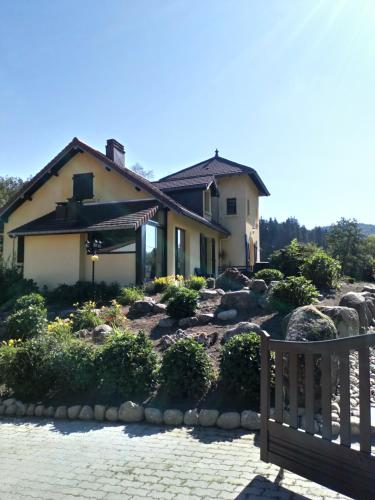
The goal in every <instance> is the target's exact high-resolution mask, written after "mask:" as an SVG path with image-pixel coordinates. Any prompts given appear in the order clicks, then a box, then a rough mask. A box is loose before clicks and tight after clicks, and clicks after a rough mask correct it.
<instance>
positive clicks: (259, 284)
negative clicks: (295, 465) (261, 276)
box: [250, 279, 267, 293]
mask: <svg viewBox="0 0 375 500" xmlns="http://www.w3.org/2000/svg"><path fill="white" fill-rule="evenodd" d="M250 290H252V291H253V292H255V293H264V292H266V291H267V285H266V282H265V281H264V280H258V279H254V280H253V281H252V282H251V285H250Z"/></svg>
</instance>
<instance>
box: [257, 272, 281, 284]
mask: <svg viewBox="0 0 375 500" xmlns="http://www.w3.org/2000/svg"><path fill="white" fill-rule="evenodd" d="M255 278H256V279H259V280H264V281H265V282H266V283H267V284H269V283H271V281H281V280H282V279H283V278H284V275H283V273H282V272H281V271H279V270H278V269H261V270H260V271H258V272H257V273H255Z"/></svg>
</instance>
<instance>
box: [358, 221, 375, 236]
mask: <svg viewBox="0 0 375 500" xmlns="http://www.w3.org/2000/svg"><path fill="white" fill-rule="evenodd" d="M358 226H359V227H360V228H361V231H362V232H363V234H365V235H366V236H370V235H371V234H373V235H375V224H361V223H360V222H359V223H358Z"/></svg>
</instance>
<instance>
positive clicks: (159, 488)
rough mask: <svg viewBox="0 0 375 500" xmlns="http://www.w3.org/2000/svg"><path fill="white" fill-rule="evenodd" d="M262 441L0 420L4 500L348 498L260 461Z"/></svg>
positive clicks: (184, 431)
mask: <svg viewBox="0 0 375 500" xmlns="http://www.w3.org/2000/svg"><path fill="white" fill-rule="evenodd" d="M257 442H258V435H256V434H255V435H254V434H248V433H244V432H225V431H220V430H218V429H198V430H193V429H188V428H179V429H170V430H169V429H166V428H165V427H153V426H148V425H141V424H140V425H136V424H133V425H126V426H124V425H112V424H100V423H93V422H89V423H86V422H84V423H81V422H65V421H64V422H63V421H61V422H48V421H46V420H40V421H38V420H37V419H34V420H30V421H26V422H25V420H1V421H0V499H1V500H4V499H12V500H13V499H19V498H38V499H49V498H51V499H52V498H57V499H62V498H64V499H65V498H72V499H73V498H75V499H77V498H105V499H108V500H109V499H112V498H117V499H119V498H122V499H124V498H125V499H128V498H146V497H147V498H181V499H182V498H185V499H194V498H230V499H235V498H264V497H268V498H280V499H281V498H282V499H285V498H299V499H302V498H343V497H340V496H339V495H338V494H336V493H334V492H332V491H331V490H327V489H324V488H321V487H319V486H317V485H316V484H315V483H311V482H309V481H306V480H304V479H302V478H300V477H299V476H296V475H294V474H289V473H286V476H285V479H284V480H283V481H282V482H281V483H280V485H279V486H276V485H275V484H274V480H275V478H276V476H277V474H278V468H276V467H274V466H271V465H268V464H264V463H262V462H261V461H260V460H259V448H258V445H257Z"/></svg>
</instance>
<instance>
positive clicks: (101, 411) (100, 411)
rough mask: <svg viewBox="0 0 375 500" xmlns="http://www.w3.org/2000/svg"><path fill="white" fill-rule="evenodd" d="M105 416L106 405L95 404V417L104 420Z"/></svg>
mask: <svg viewBox="0 0 375 500" xmlns="http://www.w3.org/2000/svg"><path fill="white" fill-rule="evenodd" d="M104 417H105V406H104V405H95V406H94V418H95V420H104Z"/></svg>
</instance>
